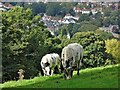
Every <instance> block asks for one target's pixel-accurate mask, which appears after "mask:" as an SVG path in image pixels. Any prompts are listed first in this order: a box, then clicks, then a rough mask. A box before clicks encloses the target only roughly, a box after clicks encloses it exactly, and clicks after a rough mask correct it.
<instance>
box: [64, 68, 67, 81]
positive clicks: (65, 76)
mask: <svg viewBox="0 0 120 90" xmlns="http://www.w3.org/2000/svg"><path fill="white" fill-rule="evenodd" d="M63 73H64V79H65V80H66V79H67V72H66V70H65V69H64V70H63Z"/></svg>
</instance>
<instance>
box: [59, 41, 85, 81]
mask: <svg viewBox="0 0 120 90" xmlns="http://www.w3.org/2000/svg"><path fill="white" fill-rule="evenodd" d="M82 58H83V47H82V46H81V45H80V44H77V43H71V44H68V45H67V46H65V47H64V48H63V49H62V53H61V60H62V66H63V68H64V70H63V72H64V79H70V78H72V74H73V70H75V69H77V75H79V70H80V66H81V62H82Z"/></svg>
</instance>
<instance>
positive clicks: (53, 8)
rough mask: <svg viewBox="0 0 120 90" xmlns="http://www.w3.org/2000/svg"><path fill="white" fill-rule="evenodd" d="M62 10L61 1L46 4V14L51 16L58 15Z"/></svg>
mask: <svg viewBox="0 0 120 90" xmlns="http://www.w3.org/2000/svg"><path fill="white" fill-rule="evenodd" d="M61 10H62V7H61V6H60V4H59V3H57V2H56V3H48V4H47V6H46V14H47V15H49V16H56V15H58V14H59V13H60V12H61Z"/></svg>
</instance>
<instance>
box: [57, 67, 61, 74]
mask: <svg viewBox="0 0 120 90" xmlns="http://www.w3.org/2000/svg"><path fill="white" fill-rule="evenodd" d="M57 68H58V73H59V74H61V72H62V71H61V69H60V65H57Z"/></svg>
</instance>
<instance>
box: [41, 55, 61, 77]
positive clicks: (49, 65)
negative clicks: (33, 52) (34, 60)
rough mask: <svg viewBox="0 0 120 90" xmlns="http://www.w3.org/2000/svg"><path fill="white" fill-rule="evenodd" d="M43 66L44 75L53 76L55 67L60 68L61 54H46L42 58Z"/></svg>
mask: <svg viewBox="0 0 120 90" xmlns="http://www.w3.org/2000/svg"><path fill="white" fill-rule="evenodd" d="M40 64H41V67H42V70H43V73H44V76H50V75H51V76H52V75H53V72H54V69H55V67H56V66H57V67H58V70H59V69H60V56H59V55H58V54H57V53H52V54H46V55H45V56H43V58H42V60H41V63H40Z"/></svg>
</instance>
